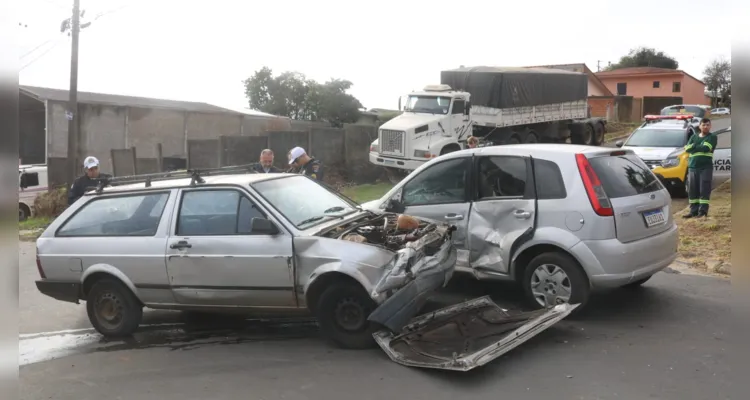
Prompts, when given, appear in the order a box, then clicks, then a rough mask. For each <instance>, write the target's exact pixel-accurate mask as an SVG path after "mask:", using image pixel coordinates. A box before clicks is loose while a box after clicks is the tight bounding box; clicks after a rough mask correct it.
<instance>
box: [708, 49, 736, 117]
mask: <svg viewBox="0 0 750 400" xmlns="http://www.w3.org/2000/svg"><path fill="white" fill-rule="evenodd" d="M703 82H704V83H705V84H706V88H707V89H708V91H709V92H712V93H713V96H712V99H711V105H712V106H713V107H717V106H719V105H725V106H726V105H729V103H730V96H731V95H732V63H731V62H729V61H727V60H725V59H723V58H718V59H715V60H713V61H711V62H710V63H709V64H708V65H706V68H704V69H703Z"/></svg>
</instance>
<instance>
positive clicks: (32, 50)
mask: <svg viewBox="0 0 750 400" xmlns="http://www.w3.org/2000/svg"><path fill="white" fill-rule="evenodd" d="M51 41H52V39H48V40H47V41H45V42H44V43H41V44H39V45H38V46H36V47H34V48H33V49H31V50H29V51H27V52H26V53H24V54H22V55H21V58H24V57H26V56H28V55H29V54H31V53H33V52H35V51H37V49H39V48H40V47H42V46H44V45H45V44H47V43H49V42H51Z"/></svg>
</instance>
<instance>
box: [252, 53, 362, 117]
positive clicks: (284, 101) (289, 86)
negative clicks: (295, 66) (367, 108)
mask: <svg viewBox="0 0 750 400" xmlns="http://www.w3.org/2000/svg"><path fill="white" fill-rule="evenodd" d="M243 83H244V85H245V96H246V97H247V99H248V102H249V104H250V108H252V109H255V110H259V111H263V112H267V113H269V114H275V115H283V116H286V117H289V118H292V119H296V120H306V121H326V122H328V123H330V124H331V125H332V126H334V127H341V126H343V124H345V123H352V122H356V121H357V120H358V119H359V109H360V108H361V107H362V104H361V103H360V102H359V100H357V99H356V98H355V97H354V96H352V95H351V94H348V93H346V91H347V90H349V89H350V88H351V87H352V82H350V81H347V80H342V79H331V80H329V81H328V82H326V83H323V84H321V83H318V82H316V81H315V80H312V79H308V78H307V77H305V75H303V74H301V73H298V72H284V73H282V74H280V75H278V76H276V77H274V76H273V71H272V70H271V69H270V68H268V67H263V68H261V69H260V70H258V71H255V73H254V74H253V76H251V77H250V78H248V79H246V80H245V81H244V82H243Z"/></svg>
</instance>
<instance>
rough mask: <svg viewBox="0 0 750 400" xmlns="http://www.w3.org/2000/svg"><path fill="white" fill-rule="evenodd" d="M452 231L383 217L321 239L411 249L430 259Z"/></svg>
mask: <svg viewBox="0 0 750 400" xmlns="http://www.w3.org/2000/svg"><path fill="white" fill-rule="evenodd" d="M454 229H455V228H454V227H453V226H449V225H446V224H439V223H430V222H426V221H421V220H419V219H417V218H414V217H412V216H409V215H404V214H391V213H387V214H383V215H379V216H376V217H373V218H368V219H366V220H365V221H358V222H354V223H351V224H348V225H343V226H339V227H337V228H335V229H333V230H332V231H329V232H327V234H325V236H327V237H332V238H336V239H340V240H347V241H350V242H356V243H365V244H372V245H376V246H381V247H385V248H387V249H389V250H391V251H398V250H400V249H403V248H404V247H411V248H414V249H419V250H422V251H424V252H425V255H432V254H433V253H435V252H437V251H438V250H439V248H440V246H441V245H442V244H443V242H444V241H445V240H446V239H450V233H451V232H452V231H453V230H454Z"/></svg>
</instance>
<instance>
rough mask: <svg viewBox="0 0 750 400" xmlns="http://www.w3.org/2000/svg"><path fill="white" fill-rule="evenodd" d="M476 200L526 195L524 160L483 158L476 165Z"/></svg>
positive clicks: (517, 158) (515, 158)
mask: <svg viewBox="0 0 750 400" xmlns="http://www.w3.org/2000/svg"><path fill="white" fill-rule="evenodd" d="M477 178H478V184H477V190H478V199H480V200H481V199H488V198H493V197H523V196H524V195H525V193H526V180H527V171H526V159H524V158H522V157H483V158H481V159H480V160H479V165H478V173H477Z"/></svg>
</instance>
